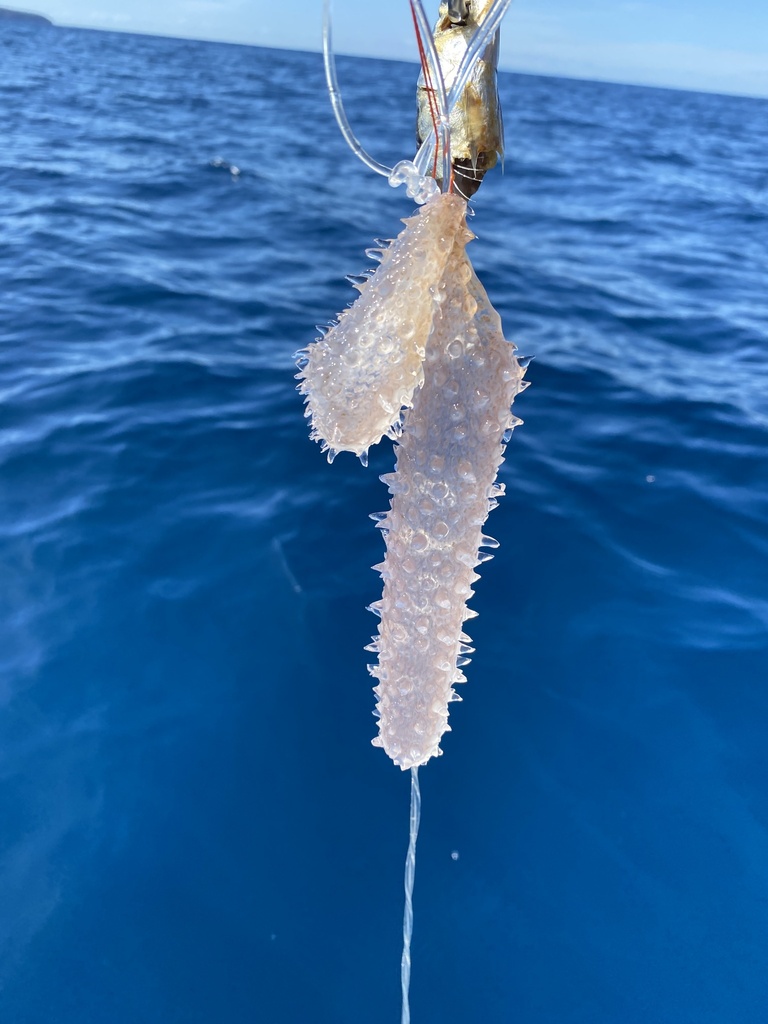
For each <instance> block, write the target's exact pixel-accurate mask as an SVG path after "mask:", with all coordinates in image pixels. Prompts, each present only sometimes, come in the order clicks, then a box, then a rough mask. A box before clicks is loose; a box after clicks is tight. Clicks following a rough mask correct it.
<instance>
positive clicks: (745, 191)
mask: <svg viewBox="0 0 768 1024" xmlns="http://www.w3.org/2000/svg"><path fill="white" fill-rule="evenodd" d="M512 25H513V19H512V18H510V21H509V25H508V26H507V30H508V31H509V30H511V29H512ZM339 76H340V79H341V83H342V88H343V93H344V97H345V101H346V105H347V108H348V113H349V117H350V121H351V122H352V124H353V126H354V128H355V131H356V132H357V133H358V135H359V136H360V138H361V140H362V141H363V143H364V144H365V145H366V146H367V147H368V148H369V149H370V150H371V151H372V152H373V153H374V155H375V156H377V157H378V158H379V159H381V160H383V161H385V162H388V163H393V162H395V161H396V160H398V159H400V158H403V157H409V156H411V155H412V154H413V133H414V86H415V78H416V68H415V67H414V66H413V65H408V64H402V63H394V62H385V61H374V60H357V59H352V58H342V59H340V60H339ZM501 93H502V102H503V106H504V112H505V120H506V140H507V142H506V150H507V155H506V160H505V166H504V173H503V174H502V173H500V172H499V171H494V172H492V173H490V174H489V175H488V178H487V179H486V182H485V183H484V185H483V187H482V189H481V190H480V192H479V193H478V195H477V197H476V203H475V207H476V216H475V217H474V219H473V221H472V229H473V231H474V232H475V234H476V235H477V240H476V241H474V242H473V243H472V244H471V247H470V252H471V256H472V259H473V261H474V263H475V265H476V267H477V270H478V274H479V276H480V278H481V279H482V281H483V282H484V284H485V286H486V288H487V290H488V293H489V296H490V298H491V300H492V302H493V303H494V304H495V306H496V307H497V308H498V310H499V312H500V314H501V317H502V320H503V323H504V326H505V332H506V336H507V337H508V338H510V339H512V340H514V341H515V342H516V344H517V345H518V346H519V348H520V350H521V352H522V353H523V354H525V355H528V356H533V357H534V359H533V362H532V363H531V365H530V368H529V370H528V378H529V379H530V381H531V383H532V386H531V387H530V389H529V390H528V391H526V393H525V394H524V395H522V396H521V397H520V398H519V399H518V401H517V402H516V404H515V411H516V413H517V414H518V415H519V416H521V417H522V418H523V419H524V421H525V423H524V426H522V427H519V428H518V429H517V430H516V431H515V433H514V435H513V437H512V440H511V442H510V445H509V447H508V449H507V460H506V462H505V464H504V466H503V468H502V471H501V480H502V482H504V483H505V484H506V488H507V496H506V497H505V498H503V499H502V502H501V504H500V506H499V508H498V509H497V510H496V511H494V512H493V513H492V514H491V516H490V519H489V521H488V524H487V529H488V531H489V532H490V533H491V534H493V535H494V536H495V537H497V538H498V539H499V540H500V542H501V547H500V548H499V550H498V552H497V557H496V559H495V560H494V561H493V562H490V563H489V564H488V565H487V566H483V567H482V579H481V580H480V581H479V582H478V584H477V595H476V597H475V598H474V599H473V607H474V608H475V609H476V610H477V611H478V612H479V613H480V614H479V618H478V619H477V620H476V621H473V622H472V624H471V626H472V629H471V633H472V636H473V639H474V640H475V642H476V647H477V654H476V655H475V657H474V660H473V662H472V664H471V665H470V666H469V668H468V669H467V670H466V671H467V674H468V679H469V681H468V683H467V685H466V686H465V687H463V697H464V702H463V703H462V704H458V705H454V706H453V710H452V715H451V724H452V727H453V731H452V732H451V733H450V734H448V735H447V736H446V737H445V742H444V744H443V746H444V750H445V756H444V757H442V758H440V759H439V760H438V761H433V762H431V763H430V764H429V765H427V766H426V767H425V768H423V769H422V771H421V782H422V791H423V798H424V810H423V819H422V832H421V835H420V840H419V849H418V860H417V872H416V893H415V936H414V948H413V961H414V969H413V971H414V973H413V984H412V1013H413V1021H414V1024H429V1022H437V1021H440V1022H441V1024H467V1022H472V1024H474V1022H478V1021H482V1022H483V1024H685V1022H690V1024H732V1022H734V1021H738V1022H739V1024H751V1022H755V1024H757V1022H761V1024H762V1022H763V1021H764V1020H765V1017H766V1007H768V970H766V963H767V962H768V759H767V758H766V736H767V735H768V689H767V687H766V683H767V682H768V583H767V580H768V573H767V570H766V558H767V556H768V458H767V457H766V455H767V448H768V287H767V286H768V167H767V165H766V151H767V148H768V116H767V115H768V102H766V101H765V100H756V99H746V98H744V99H742V98H738V97H726V96H717V95H706V94H699V93H686V92H676V91H665V90H661V89H648V88H638V87H631V86H623V85H612V84H605V83H598V82H589V81H572V80H565V79H557V78H545V77H535V76H526V75H515V74H506V73H505V74H502V75H501ZM0 126H1V130H2V142H3V145H2V148H1V149H0V345H1V351H2V360H1V361H0V580H1V585H0V609H1V613H0V779H1V785H0V1019H2V1021H3V1024H106V1022H109V1024H139V1022H140V1024H245V1022H263V1024H305V1022H311V1024H353V1022H355V1024H357V1022H359V1021H365V1022H366V1024H385V1022H393V1021H397V1020H399V1013H400V992H399V961H400V942H401V938H400V932H401V924H402V872H403V861H404V855H405V849H406V845H407V830H408V783H409V779H408V775H407V774H404V773H401V772H400V771H399V770H398V769H396V768H394V767H393V765H392V764H391V763H390V762H389V761H388V759H387V758H386V757H385V756H384V755H383V753H382V752H381V751H380V750H376V749H374V748H373V747H371V745H370V740H371V738H372V737H373V735H374V727H375V723H374V719H373V718H372V717H371V712H372V710H373V705H374V698H373V695H372V693H371V685H372V680H371V679H370V678H369V676H368V674H367V673H366V668H365V666H366V662H367V661H368V660H369V656H368V655H366V653H365V652H364V651H363V646H364V645H365V644H366V643H367V642H368V641H369V638H370V636H371V634H372V633H373V632H374V629H375V620H374V619H373V617H372V616H371V615H370V614H369V613H367V612H366V611H365V607H366V605H368V604H369V603H370V602H371V601H374V600H376V599H377V598H378V597H379V596H380V586H381V581H380V580H379V578H378V576H377V575H376V574H375V573H373V572H371V571H370V569H369V566H371V565H372V564H373V563H375V562H378V561H379V560H380V559H381V555H382V542H381V537H380V535H379V533H378V531H376V530H375V529H374V527H373V524H372V523H371V522H370V520H369V519H368V514H369V513H372V512H377V511H379V510H381V509H383V508H386V502H387V495H386V488H385V487H384V485H383V484H382V483H381V482H380V481H379V479H378V477H379V475H380V474H381V473H385V472H388V471H390V470H391V468H392V465H393V461H394V456H393V451H392V444H391V443H390V442H385V443H383V444H382V445H380V446H379V448H378V449H376V450H374V451H373V452H372V453H371V464H370V465H369V467H368V468H367V469H365V468H363V467H362V466H361V465H360V463H359V462H358V461H357V460H356V459H354V457H352V456H351V455H341V456H339V458H338V459H337V460H336V461H335V463H334V464H333V466H329V465H328V464H327V462H326V460H325V458H324V457H323V455H322V454H321V452H320V449H319V446H317V445H316V444H313V443H311V442H310V441H309V440H308V434H307V426H306V421H305V420H304V418H303V415H302V412H303V408H302V403H301V399H300V397H299V395H298V394H297V393H296V391H295V381H294V379H293V374H294V372H295V367H294V365H293V354H294V352H295V351H296V350H297V349H299V348H301V347H303V346H304V345H306V344H307V343H308V342H309V341H311V340H312V338H313V337H314V336H315V334H316V331H315V329H314V325H315V324H324V323H326V322H327V321H328V320H329V318H330V317H332V316H334V315H335V314H337V313H338V311H339V310H341V309H343V308H344V306H345V305H346V304H347V303H348V302H349V301H350V300H351V298H352V296H353V294H354V293H353V292H352V290H351V288H350V286H349V285H348V284H347V283H346V282H345V280H344V276H345V274H359V273H361V272H362V271H363V270H364V269H365V268H366V266H367V265H368V261H367V260H366V258H365V256H364V250H365V248H366V247H368V246H370V245H371V244H372V240H373V239H374V238H375V237H385V238H386V237H392V236H393V235H394V234H395V233H396V232H397V231H398V229H399V226H400V225H399V218H402V217H404V216H407V215H408V214H409V213H410V212H411V209H412V208H411V205H410V204H409V202H408V200H407V199H406V197H405V196H404V194H403V193H402V190H401V191H399V192H398V191H395V190H393V189H390V188H389V186H388V185H387V183H386V181H385V180H384V179H383V178H378V177H376V176H374V175H372V174H371V173H370V172H368V171H367V170H366V169H365V168H364V167H363V166H362V165H361V164H359V163H358V162H357V161H356V160H355V159H354V157H353V156H352V154H351V153H349V151H348V150H347V149H346V147H345V145H344V143H343V141H342V139H341V138H340V136H339V133H338V130H337V128H336V125H335V123H334V121H333V118H332V115H331V112H330V107H329V103H328V100H327V96H326V92H325V87H324V82H323V75H322V67H321V59H320V57H319V56H318V55H317V54H309V53H298V52H283V51H277V50H265V49H257V48H248V47H237V46H227V45H219V44H212V43H200V42H191V41H185V40H173V39H160V38H150V37H138V36H131V35H119V34H110V33H102V32H90V31H83V30H75V29H30V28H25V27H23V26H15V27H14V26H3V29H2V32H0Z"/></svg>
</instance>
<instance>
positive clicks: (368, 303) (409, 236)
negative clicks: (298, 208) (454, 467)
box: [299, 195, 466, 455]
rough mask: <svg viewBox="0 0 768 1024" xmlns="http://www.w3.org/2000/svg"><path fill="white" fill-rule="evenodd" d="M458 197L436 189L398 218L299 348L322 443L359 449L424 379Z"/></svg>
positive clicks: (457, 226) (394, 418)
mask: <svg viewBox="0 0 768 1024" xmlns="http://www.w3.org/2000/svg"><path fill="white" fill-rule="evenodd" d="M464 211H465V205H464V203H463V202H462V200H461V199H460V198H459V197H457V196H453V195H438V196H436V197H435V198H434V199H432V200H430V201H429V202H428V203H427V204H426V205H425V206H422V207H421V208H420V209H419V211H418V212H417V213H416V214H415V215H414V216H413V217H410V218H408V219H407V220H405V221H404V223H405V229H404V230H403V231H402V232H401V233H400V234H399V235H398V237H397V238H396V239H395V241H394V242H393V243H392V244H391V245H390V246H389V248H388V249H385V250H384V251H383V252H382V254H381V265H380V266H379V267H378V268H377V270H376V273H375V274H374V275H373V276H372V277H371V278H370V279H368V280H365V281H360V282H359V283H358V284H357V285H356V287H358V289H359V291H360V296H359V298H358V299H357V300H356V302H355V303H354V305H352V306H351V307H350V308H349V309H347V310H345V311H344V312H343V313H342V314H341V316H340V317H339V321H338V324H337V325H336V326H335V327H333V328H331V330H329V331H328V333H327V334H326V335H325V337H322V338H318V339H317V341H315V342H314V343H313V344H311V345H309V347H308V348H307V350H306V353H305V357H306V362H305V365H304V366H303V368H302V370H301V372H300V374H299V379H300V380H301V384H300V390H301V392H302V394H304V395H306V396H307V406H308V414H309V415H310V416H311V417H312V438H313V439H314V440H316V441H320V442H322V443H323V444H324V447H327V448H329V449H331V450H332V451H333V452H337V451H351V452H354V453H355V454H356V455H363V454H364V453H365V452H366V451H367V450H368V448H369V447H370V445H372V444H376V443H377V442H378V441H380V440H381V438H382V436H383V435H384V434H386V433H388V432H389V431H390V430H391V428H392V427H393V425H394V424H395V423H396V422H398V420H399V417H400V413H401V410H402V409H403V407H407V406H410V405H411V403H412V401H413V395H414V392H415V391H416V389H417V388H419V387H420V386H421V383H422V380H423V369H422V367H423V363H424V354H425V349H426V344H427V338H428V337H429V332H430V328H431V326H432V319H433V315H434V304H435V294H436V288H437V284H438V282H439V281H440V280H441V278H442V276H443V271H444V269H445V264H446V261H447V260H448V257H449V255H450V254H451V252H452V250H453V248H454V243H455V239H456V237H457V234H458V232H459V231H465V230H466V229H465V228H464V227H463V224H464Z"/></svg>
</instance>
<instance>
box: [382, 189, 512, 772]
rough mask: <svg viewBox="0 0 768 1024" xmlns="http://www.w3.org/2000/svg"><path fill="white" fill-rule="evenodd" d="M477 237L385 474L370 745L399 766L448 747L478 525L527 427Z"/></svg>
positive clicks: (450, 272) (446, 300)
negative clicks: (514, 431)
mask: <svg viewBox="0 0 768 1024" xmlns="http://www.w3.org/2000/svg"><path fill="white" fill-rule="evenodd" d="M454 198H455V197H454ZM472 237H473V236H472V234H471V233H470V232H469V231H468V230H467V229H466V228H464V229H463V231H462V232H461V233H460V234H459V235H458V236H457V240H456V243H455V245H454V249H453V252H452V254H451V258H450V259H449V260H448V262H447V264H446V266H445V270H444V273H443V277H442V280H441V281H440V284H439V299H440V301H439V304H438V307H437V313H436V315H435V318H434V321H433V324H432V331H431V334H430V337H429V341H428V344H427V350H426V361H425V369H424V385H423V387H422V388H421V390H420V391H419V392H418V393H417V394H416V396H415V399H414V403H413V407H412V408H411V409H410V410H409V411H408V413H407V414H406V418H405V423H404V427H403V435H402V440H401V441H400V444H399V447H398V450H397V465H396V471H395V473H394V474H391V475H389V476H387V477H385V478H384V479H385V481H386V482H387V483H388V484H389V487H390V491H391V492H392V501H391V509H390V511H389V513H388V514H387V516H386V518H385V519H383V520H382V521H381V522H380V524H379V525H380V526H381V527H382V528H383V529H384V531H385V538H386V547H387V551H386V556H385V559H384V561H383V563H381V565H380V566H376V568H378V569H380V571H381V575H382V577H383V578H384V594H383V597H382V600H381V602H380V603H379V604H378V606H377V607H376V608H375V609H374V610H376V611H377V612H378V613H379V614H380V616H381V621H380V624H379V633H378V637H376V638H374V642H373V644H372V645H371V648H370V649H373V650H376V651H378V654H379V663H378V665H375V666H371V667H370V671H371V674H372V675H373V676H375V677H377V678H378V680H379V683H378V686H377V687H376V688H375V692H376V694H377V696H378V704H377V710H378V714H379V735H378V736H377V737H376V738H375V739H374V741H373V742H374V744H375V745H376V746H381V747H383V748H384V750H385V752H386V753H387V754H388V755H389V757H391V758H392V760H393V761H394V762H395V764H397V765H399V766H400V767H401V768H403V769H406V768H411V767H414V766H416V765H421V764H424V763H425V762H426V761H427V760H429V758H431V757H433V756H435V755H437V754H440V753H441V751H440V746H439V744H440V738H441V736H442V735H443V733H444V732H445V731H446V730H447V729H448V728H449V726H448V704H449V703H450V702H451V701H452V700H458V699H459V698H458V696H457V695H456V693H455V691H454V690H453V684H454V683H456V682H464V681H465V676H464V673H463V672H462V671H461V666H462V665H464V664H466V662H467V660H468V659H466V658H465V657H464V655H465V654H466V653H468V652H469V651H470V650H471V648H468V647H467V642H468V641H469V637H468V636H466V635H465V634H464V633H463V632H462V626H463V623H464V620H465V619H467V618H468V617H469V616H470V614H471V613H470V612H468V610H467V600H468V599H469V598H470V597H471V596H472V594H473V593H474V591H473V590H472V584H473V583H474V581H475V580H477V579H478V576H477V573H476V572H475V571H474V570H475V567H476V566H477V565H478V564H479V562H480V561H481V557H480V554H479V549H480V546H481V545H482V544H483V543H484V542H486V543H493V544H494V546H495V542H490V539H489V538H485V537H484V536H483V533H482V526H483V523H484V522H485V520H486V518H487V516H488V512H489V508H490V507H493V506H494V505H495V496H496V495H497V494H499V493H502V490H503V489H502V488H500V487H497V486H496V485H495V480H496V474H497V472H498V468H499V466H500V464H501V462H502V457H503V451H504V447H503V438H504V435H505V433H506V432H507V431H508V430H509V429H510V427H513V426H515V425H516V424H517V423H519V422H520V421H519V420H518V419H517V418H516V417H513V416H512V415H511V413H510V406H511V404H512V401H513V399H514V397H515V395H516V394H517V393H518V392H519V391H520V390H521V389H522V387H523V381H522V377H523V370H522V367H521V366H520V364H519V363H518V361H517V359H516V358H515V356H514V351H515V348H514V346H513V345H511V344H510V343H509V342H507V341H505V340H504V336H503V334H502V332H501V322H500V320H499V316H498V314H497V313H496V311H495V310H494V309H493V307H492V306H491V304H490V302H489V300H488V296H487V295H486V292H485V289H484V288H483V286H482V285H481V284H480V282H479V281H478V279H477V277H476V275H475V272H474V270H473V269H472V265H471V264H470V262H469V260H468V258H467V255H466V253H465V249H464V247H465V245H466V243H467V241H469V239H471V238H472Z"/></svg>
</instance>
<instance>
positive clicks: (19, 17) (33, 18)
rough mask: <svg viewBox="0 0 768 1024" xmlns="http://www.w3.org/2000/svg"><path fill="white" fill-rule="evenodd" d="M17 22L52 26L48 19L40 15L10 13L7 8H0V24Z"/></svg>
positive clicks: (22, 12) (21, 12)
mask: <svg viewBox="0 0 768 1024" xmlns="http://www.w3.org/2000/svg"><path fill="white" fill-rule="evenodd" d="M3 21H17V22H21V23H23V24H26V25H52V24H53V22H52V21H51V20H50V18H44V17H43V15H42V14H29V13H28V12H27V11H12V10H9V8H7V7H0V22H3Z"/></svg>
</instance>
